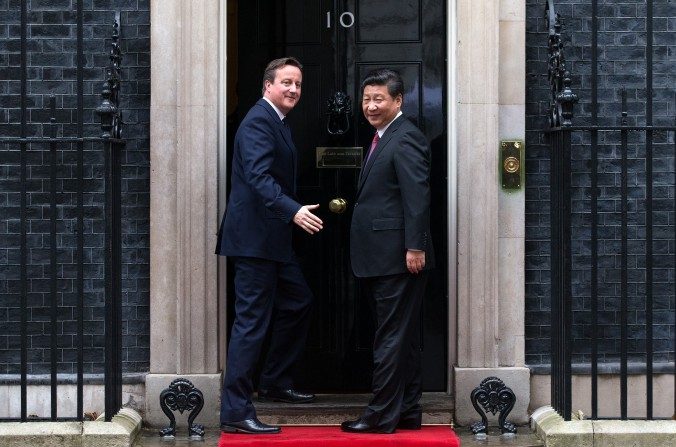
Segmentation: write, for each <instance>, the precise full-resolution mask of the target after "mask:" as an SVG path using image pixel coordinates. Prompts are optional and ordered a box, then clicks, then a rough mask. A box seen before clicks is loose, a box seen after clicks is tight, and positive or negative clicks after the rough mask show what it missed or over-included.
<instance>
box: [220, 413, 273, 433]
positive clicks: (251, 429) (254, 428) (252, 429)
mask: <svg viewBox="0 0 676 447" xmlns="http://www.w3.org/2000/svg"><path fill="white" fill-rule="evenodd" d="M221 431H222V432H225V433H248V434H251V435H267V434H274V433H279V432H281V431H282V429H281V428H279V427H275V426H274V425H268V424H264V423H262V422H261V421H259V420H258V419H257V418H255V417H254V418H251V419H244V420H243V421H237V422H221Z"/></svg>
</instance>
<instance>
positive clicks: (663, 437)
mask: <svg viewBox="0 0 676 447" xmlns="http://www.w3.org/2000/svg"><path fill="white" fill-rule="evenodd" d="M531 428H532V429H533V430H534V431H535V432H536V433H537V434H538V436H540V438H541V439H542V440H543V441H544V443H545V447H563V446H576V447H615V446H632V447H673V446H675V445H676V421H673V420H672V421H669V420H655V421H647V420H646V421H639V420H629V421H619V420H597V421H592V420H572V421H564V420H563V418H562V417H561V416H560V415H559V414H558V413H557V412H556V411H555V410H554V409H553V408H552V407H551V406H545V407H541V408H538V409H537V410H535V411H534V412H533V415H532V416H531Z"/></svg>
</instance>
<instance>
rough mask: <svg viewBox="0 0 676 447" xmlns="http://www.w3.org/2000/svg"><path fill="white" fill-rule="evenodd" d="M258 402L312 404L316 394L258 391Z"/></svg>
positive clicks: (288, 391) (273, 390)
mask: <svg viewBox="0 0 676 447" xmlns="http://www.w3.org/2000/svg"><path fill="white" fill-rule="evenodd" d="M258 400H260V401H262V402H265V401H273V402H286V403H287V404H302V403H305V402H312V401H313V400H315V395H314V394H309V393H307V394H306V393H300V392H298V391H296V390H276V389H270V390H263V389H260V390H258Z"/></svg>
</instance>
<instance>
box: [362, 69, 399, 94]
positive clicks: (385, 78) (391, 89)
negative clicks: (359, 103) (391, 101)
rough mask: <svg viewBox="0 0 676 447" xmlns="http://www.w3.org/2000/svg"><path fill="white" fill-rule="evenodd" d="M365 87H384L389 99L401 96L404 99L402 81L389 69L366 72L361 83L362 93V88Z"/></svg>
mask: <svg viewBox="0 0 676 447" xmlns="http://www.w3.org/2000/svg"><path fill="white" fill-rule="evenodd" d="M367 85H386V86H387V92H388V93H389V94H390V96H391V97H393V98H396V97H397V96H399V95H401V97H402V98H403V97H404V80H403V79H402V78H401V75H400V74H399V72H398V71H396V70H391V69H389V68H377V69H375V70H371V71H370V72H368V74H367V75H366V77H365V78H364V80H363V81H362V82H361V92H362V94H363V93H364V87H366V86H367Z"/></svg>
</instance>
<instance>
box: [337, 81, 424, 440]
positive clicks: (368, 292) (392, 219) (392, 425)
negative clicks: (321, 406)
mask: <svg viewBox="0 0 676 447" xmlns="http://www.w3.org/2000/svg"><path fill="white" fill-rule="evenodd" d="M403 99H404V84H403V81H402V79H401V76H400V75H399V73H397V72H396V71H393V70H388V69H379V70H374V71H372V72H370V73H369V74H368V75H367V76H366V78H365V79H364V81H363V82H362V110H363V112H364V116H365V117H366V119H367V120H368V121H369V123H370V124H371V125H372V126H373V127H375V128H376V133H375V135H374V138H373V142H372V144H371V147H370V148H369V152H368V155H367V158H366V161H365V162H364V166H363V168H362V172H361V176H360V179H359V186H358V188H357V196H356V198H355V204H354V212H353V215H352V225H351V228H350V258H351V261H352V270H353V271H354V274H355V276H357V277H358V278H359V279H360V283H361V286H362V290H363V292H364V295H365V296H366V297H367V298H368V299H371V300H373V301H372V303H373V308H374V311H375V317H376V332H375V338H374V342H373V363H374V371H373V398H372V399H371V402H370V403H369V405H368V407H367V408H366V410H365V411H364V413H363V414H362V416H361V417H360V418H359V419H357V420H356V421H346V422H343V424H342V429H343V430H344V431H348V432H358V433H392V432H393V431H394V430H395V429H396V428H403V429H418V428H420V424H421V418H422V410H421V408H420V405H419V404H418V401H419V400H420V396H421V394H422V380H421V370H420V368H421V366H420V304H421V301H422V297H423V294H424V291H425V284H426V282H427V273H428V272H427V271H428V270H429V269H430V268H432V267H433V266H434V252H433V249H432V241H431V240H430V150H429V146H428V144H427V140H426V139H425V136H424V135H423V134H422V132H420V130H418V128H417V127H416V126H415V125H414V124H413V123H412V122H411V121H409V120H408V119H407V118H406V117H404V116H403V115H402V113H401V106H402V102H403Z"/></svg>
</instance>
